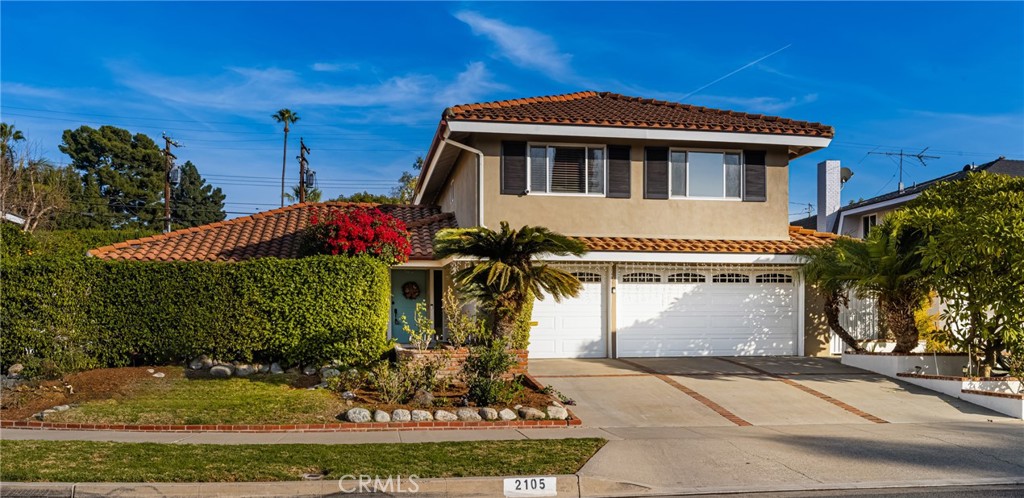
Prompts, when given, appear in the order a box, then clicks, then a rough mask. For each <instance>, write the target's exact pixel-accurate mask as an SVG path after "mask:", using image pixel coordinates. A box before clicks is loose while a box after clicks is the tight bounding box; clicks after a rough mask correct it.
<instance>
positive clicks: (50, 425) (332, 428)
mask: <svg viewBox="0 0 1024 498" xmlns="http://www.w3.org/2000/svg"><path fill="white" fill-rule="evenodd" d="M582 423H583V421H582V420H580V419H578V418H575V417H573V418H571V419H569V420H510V421H496V422H462V421H456V422H438V421H432V422H386V423H385V422H369V423H364V424H354V423H337V424H290V425H124V424H77V423H58V422H41V421H35V420H0V427H2V428H11V429H38V430H58V431H121V432H182V433H192V432H242V433H279V432H384V431H387V432H390V431H414V430H415V431H452V430H487V429H547V428H564V427H576V426H579V425H582Z"/></svg>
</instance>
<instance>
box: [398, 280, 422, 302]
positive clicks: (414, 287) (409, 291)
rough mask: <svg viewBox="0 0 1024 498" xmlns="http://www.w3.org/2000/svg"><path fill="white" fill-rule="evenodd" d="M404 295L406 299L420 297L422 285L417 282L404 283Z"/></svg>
mask: <svg viewBox="0 0 1024 498" xmlns="http://www.w3.org/2000/svg"><path fill="white" fill-rule="evenodd" d="M402 295H403V296H405V298H406V299H416V298H417V297H420V286H419V284H417V283H416V282H406V283H404V284H402Z"/></svg>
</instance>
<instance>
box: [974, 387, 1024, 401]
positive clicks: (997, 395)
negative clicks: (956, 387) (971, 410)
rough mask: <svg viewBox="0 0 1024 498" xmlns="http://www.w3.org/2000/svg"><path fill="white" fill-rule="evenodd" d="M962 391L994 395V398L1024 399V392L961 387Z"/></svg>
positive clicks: (980, 394)
mask: <svg viewBox="0 0 1024 498" xmlns="http://www.w3.org/2000/svg"><path fill="white" fill-rule="evenodd" d="M960 392H961V393H966V394H977V395H979V396H992V397H993V398H1009V399H1019V400H1021V401H1024V394H1015V393H996V392H992V391H979V390H977V389H961V390H960Z"/></svg>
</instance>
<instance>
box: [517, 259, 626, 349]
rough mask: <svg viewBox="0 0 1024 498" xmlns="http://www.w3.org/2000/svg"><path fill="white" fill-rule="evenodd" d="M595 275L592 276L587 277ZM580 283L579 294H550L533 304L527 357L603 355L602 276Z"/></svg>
mask: <svg viewBox="0 0 1024 498" xmlns="http://www.w3.org/2000/svg"><path fill="white" fill-rule="evenodd" d="M594 279H598V278H597V277H593V278H592V279H591V280H594ZM598 280H600V281H587V282H584V283H583V287H582V290H581V291H580V295H579V296H577V297H575V298H569V299H562V301H561V302H555V300H554V299H552V298H551V297H547V298H546V299H543V300H540V299H538V300H537V301H536V302H534V305H533V321H534V322H536V325H534V326H533V327H531V329H530V345H529V351H530V357H531V358H604V357H606V356H607V345H606V342H605V335H606V334H605V326H604V323H605V321H604V316H605V315H604V301H605V299H604V283H603V280H604V278H603V277H601V278H599V279H598Z"/></svg>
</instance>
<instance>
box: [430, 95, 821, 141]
mask: <svg viewBox="0 0 1024 498" xmlns="http://www.w3.org/2000/svg"><path fill="white" fill-rule="evenodd" d="M445 118H446V119H448V120H450V121H498V122H506V123H542V124H564V125H584V126H616V127H631V128H671V129H680V130H693V131H725V132H743V133H765V134H774V135H803V136H813V137H824V138H832V137H833V134H834V130H833V129H832V127H831V126H828V125H823V124H821V123H811V122H807V121H796V120H792V119H787V118H780V117H776V116H766V115H763V114H748V113H745V112H736V111H724V110H719V109H711V108H707V107H699V106H693V105H688V104H680V103H676V102H666V101H663V100H654V99H644V98H640V97H628V96H625V95H619V94H616V93H610V92H600V93H598V92H589V91H588V92H577V93H569V94H565V95H551V96H546V97H530V98H524V99H513V100H502V101H497V102H485V103H479V104H465V105H457V106H455V107H451V108H449V109H447V110H446V112H445Z"/></svg>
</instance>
